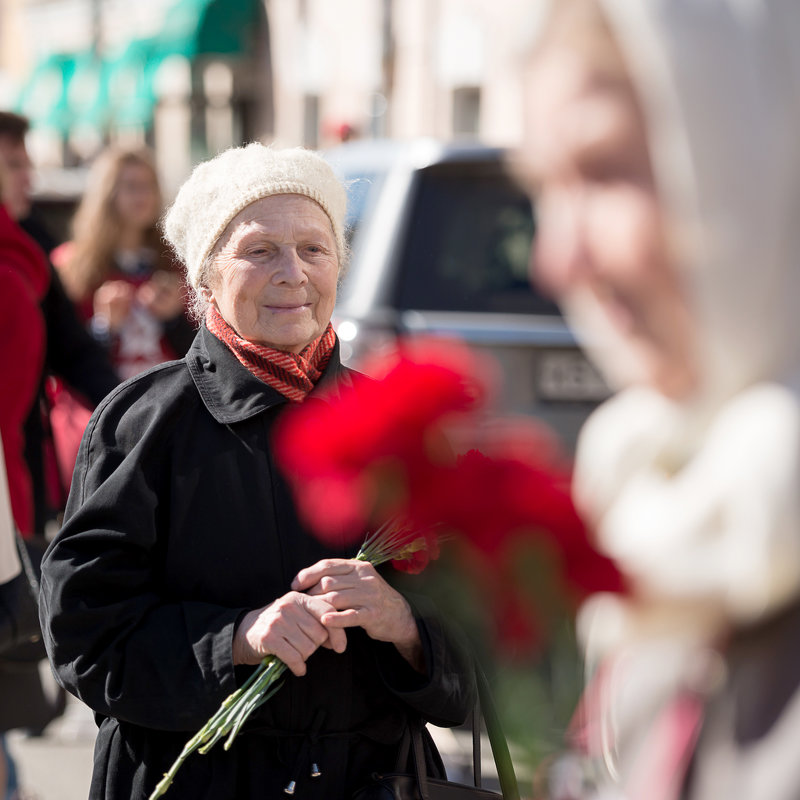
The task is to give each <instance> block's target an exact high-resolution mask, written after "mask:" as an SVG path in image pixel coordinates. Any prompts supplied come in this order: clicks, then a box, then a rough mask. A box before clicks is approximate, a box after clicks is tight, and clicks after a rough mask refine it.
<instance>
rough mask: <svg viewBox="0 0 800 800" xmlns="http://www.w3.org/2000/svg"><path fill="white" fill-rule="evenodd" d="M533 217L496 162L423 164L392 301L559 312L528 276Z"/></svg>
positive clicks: (425, 306)
mask: <svg viewBox="0 0 800 800" xmlns="http://www.w3.org/2000/svg"><path fill="white" fill-rule="evenodd" d="M533 235H534V221H533V215H532V211H531V205H530V202H529V200H528V199H527V197H526V196H525V195H524V194H523V193H522V192H521V191H520V190H519V189H518V188H517V187H516V186H515V184H514V183H513V182H512V181H511V180H510V179H509V178H508V177H507V176H506V175H505V173H504V172H503V170H502V167H501V166H500V165H499V164H496V163H472V164H470V163H468V164H457V165H456V164H443V165H436V166H433V167H429V168H427V169H425V170H421V171H420V173H419V181H418V184H417V188H416V195H415V198H414V204H413V211H412V214H411V217H410V222H409V229H408V231H407V235H406V236H405V246H404V249H403V252H402V256H401V263H400V265H399V269H398V270H397V273H396V274H397V282H396V286H395V302H396V305H397V307H398V308H401V309H418V310H439V311H489V312H497V313H517V314H526V313H528V314H529V313H534V314H558V313H559V311H558V309H557V307H556V306H555V305H554V304H553V303H552V302H550V301H549V300H547V299H546V298H544V297H542V296H540V295H539V294H537V293H536V292H535V291H534V290H533V289H532V287H531V285H530V282H529V279H528V260H529V256H530V248H531V242H532V240H533Z"/></svg>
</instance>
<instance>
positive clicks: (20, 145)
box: [0, 136, 31, 220]
mask: <svg viewBox="0 0 800 800" xmlns="http://www.w3.org/2000/svg"><path fill="white" fill-rule="evenodd" d="M0 160H2V162H3V166H4V168H5V169H4V172H3V203H4V205H5V207H6V209H7V210H8V213H9V215H10V216H11V217H13V218H14V219H17V220H19V219H24V218H25V217H27V216H28V214H29V213H30V210H31V160H30V158H29V157H28V151H27V150H26V148H25V142H15V141H14V140H13V139H9V138H8V137H7V136H0Z"/></svg>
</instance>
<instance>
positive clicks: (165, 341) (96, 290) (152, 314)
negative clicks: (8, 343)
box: [52, 147, 195, 379]
mask: <svg viewBox="0 0 800 800" xmlns="http://www.w3.org/2000/svg"><path fill="white" fill-rule="evenodd" d="M161 211H162V207H161V188H160V186H159V181H158V175H157V174H156V168H155V164H154V163H153V158H152V155H151V153H150V152H149V150H146V149H144V148H122V147H110V148H108V149H106V150H104V151H103V152H102V153H101V154H100V155H99V156H98V157H97V160H96V161H95V162H94V163H93V164H92V166H91V168H90V171H89V176H88V179H87V185H86V191H85V193H84V195H83V198H82V199H81V202H80V205H79V206H78V209H77V211H76V212H75V218H74V220H73V229H74V238H73V239H72V241H69V242H65V243H64V244H63V245H61V246H59V247H58V248H56V249H55V250H54V251H53V254H52V258H53V263H54V264H55V265H56V268H57V269H58V272H59V275H60V276H61V280H62V282H63V284H64V286H65V288H66V290H67V294H68V295H69V296H70V298H71V299H72V301H73V302H74V303H75V305H76V308H77V311H78V316H79V317H80V318H81V319H82V320H83V321H84V322H85V324H86V325H87V326H88V327H89V329H90V331H91V332H92V334H93V335H94V337H95V338H96V339H97V341H98V342H100V343H102V344H103V345H104V346H105V347H106V348H107V349H108V352H109V355H110V357H111V360H112V363H113V364H114V367H115V369H116V370H117V372H118V373H119V375H120V376H121V377H122V378H123V379H125V378H130V377H132V376H133V375H137V374H138V373H140V372H144V370H146V369H149V368H150V367H152V366H155V365H156V364H160V363H162V362H163V361H169V360H170V359H173V358H182V357H183V356H184V355H186V351H187V350H188V349H189V346H190V345H191V343H192V339H193V338H194V333H195V331H194V327H193V326H192V324H191V322H190V320H189V318H188V316H187V313H186V311H187V309H186V302H185V301H186V286H185V285H184V282H183V280H182V277H181V275H180V268H179V265H178V264H177V263H175V261H174V259H173V258H172V256H171V253H170V252H169V248H168V246H167V244H166V242H164V240H163V239H162V237H161V235H160V233H159V231H158V220H159V217H160V216H161Z"/></svg>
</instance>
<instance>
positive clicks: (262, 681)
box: [148, 520, 418, 800]
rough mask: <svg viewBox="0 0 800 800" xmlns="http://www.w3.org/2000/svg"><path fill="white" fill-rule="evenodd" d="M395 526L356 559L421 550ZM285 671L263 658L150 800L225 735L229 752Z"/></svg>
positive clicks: (375, 560) (379, 560) (384, 528)
mask: <svg viewBox="0 0 800 800" xmlns="http://www.w3.org/2000/svg"><path fill="white" fill-rule="evenodd" d="M395 524H396V520H389V521H388V522H385V523H384V524H383V525H381V527H380V528H378V530H377V531H375V533H373V534H372V535H371V536H369V537H367V539H366V541H365V542H364V544H363V545H361V549H360V550H359V551H358V554H357V555H356V556H355V558H356V560H358V561H368V562H369V563H370V564H373V565H374V566H376V567H377V566H378V565H379V564H383V563H385V562H386V561H391V560H392V559H394V558H397V557H398V556H399V555H402V553H403V552H404V551H407V552H413V551H414V550H415V549H417V547H418V545H417V544H416V543H412V544H411V545H409V544H408V533H409V531H408V530H407V529H404V528H394V526H395ZM285 671H286V664H284V663H283V662H282V661H281V660H280V659H279V658H275V657H274V656H267V657H266V658H265V659H263V660H262V661H261V663H260V664H259V665H258V669H256V670H254V671H253V674H252V675H251V676H250V677H249V678H248V679H247V680H246V681H245V682H244V683H243V684H242V685H241V686H240V687H239V688H238V689H237V690H236V691H235V692H233V693H232V694H231V695H229V696H228V697H226V698H225V700H223V701H222V705H221V706H220V707H219V709H217V712H216V713H215V714H214V716H213V717H211V719H210V720H208V722H206V724H205V725H203V727H202V728H201V729H200V730H199V731H198V732H197V733H196V734H195V735H194V736H193V737H192V738H191V739H190V740H189V741H188V742H187V743H186V745H185V747H184V748H183V750H182V751H181V754H180V755H179V756H178V758H176V759H175V762H174V763H173V764H172V766H171V767H170V768H169V771H168V772H165V773H164V777H163V779H162V780H161V782H160V783H159V784H158V786H156V788H155V790H154V791H153V793H152V794H151V795H150V797H149V798H148V800H157V798H159V797H161V796H162V795H163V794H164V793H165V792H166V791H167V789H169V787H170V786H171V784H172V781H173V779H174V778H175V775H176V773H177V772H178V770H179V769H180V767H181V765H182V764H183V762H184V761H186V759H187V758H188V757H189V756H190V755H191V754H192V753H193V752H194V751H195V750H198V751H199V752H200V753H203V754H205V753H207V752H208V751H209V750H210V749H211V748H212V747H213V746H214V745H215V744H216V743H217V742H218V741H219V740H220V739H222V738H223V737H224V736H227V737H228V738H227V739H226V740H225V744H224V745H223V747H224V748H225V750H228V749H230V747H231V745H232V744H233V740H234V739H235V738H236V736H237V735H238V733H239V731H240V730H241V728H242V725H244V723H245V722H246V720H247V718H248V717H249V716H250V715H251V714H252V713H253V712H254V711H255V710H256V709H257V708H259V707H260V706H261V705H263V704H264V703H265V702H266V701H267V700H269V698H270V697H272V695H273V694H275V692H276V691H278V689H279V688H280V684H279V683H278V679H279V678H280V677H281V675H283V673H284V672H285Z"/></svg>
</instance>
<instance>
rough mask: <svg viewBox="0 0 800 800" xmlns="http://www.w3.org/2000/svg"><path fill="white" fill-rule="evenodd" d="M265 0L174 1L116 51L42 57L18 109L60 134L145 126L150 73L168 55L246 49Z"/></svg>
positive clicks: (149, 113) (152, 96)
mask: <svg viewBox="0 0 800 800" xmlns="http://www.w3.org/2000/svg"><path fill="white" fill-rule="evenodd" d="M261 2H262V0H176V2H175V3H174V4H173V5H172V6H171V7H170V8H169V9H168V10H167V11H166V14H165V18H164V23H163V25H162V27H161V29H160V30H159V32H158V34H157V35H156V36H154V37H152V38H142V39H133V40H131V41H130V42H128V43H127V44H126V45H125V46H124V47H123V48H122V49H121V50H120V51H118V52H116V53H104V54H103V55H102V58H98V57H97V56H96V55H95V54H94V53H93V52H91V51H86V52H83V53H77V54H75V53H73V54H53V55H50V56H47V57H46V58H44V59H42V60H41V61H40V62H39V63H38V64H37V65H36V67H35V68H34V71H33V73H32V74H31V77H30V79H29V81H28V83H27V85H26V86H25V88H24V89H23V91H22V92H21V94H20V97H19V100H18V103H17V107H18V110H19V111H20V112H21V113H22V114H25V116H27V117H28V118H29V119H30V120H31V122H32V124H33V125H34V127H37V128H51V129H54V130H56V131H58V132H60V133H64V134H66V133H68V132H69V131H74V130H77V129H83V130H85V129H87V128H89V129H92V130H94V131H96V132H98V133H102V132H103V131H105V130H106V129H107V128H108V127H109V126H113V127H115V128H125V127H140V128H141V127H148V126H149V125H151V124H152V119H153V108H154V107H155V104H156V102H157V101H158V96H157V94H156V86H155V77H156V73H157V72H158V68H159V67H160V66H161V64H163V63H164V61H165V60H166V59H167V58H169V57H171V56H181V57H183V58H186V59H188V60H190V61H192V60H194V59H196V58H198V57H201V56H221V57H226V58H232V57H236V56H239V55H244V54H246V53H249V52H251V49H252V35H253V32H254V30H256V29H257V26H256V24H255V23H256V21H257V19H258V14H259V13H260V3H261Z"/></svg>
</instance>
